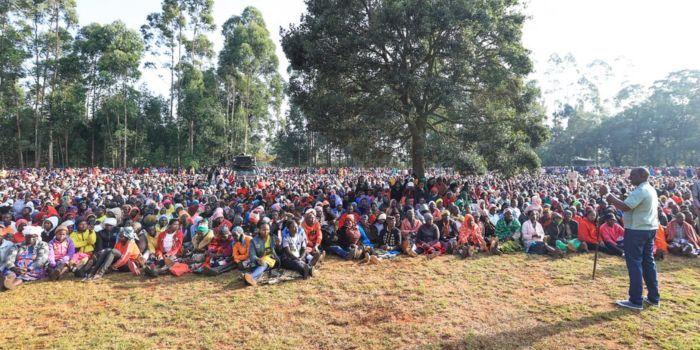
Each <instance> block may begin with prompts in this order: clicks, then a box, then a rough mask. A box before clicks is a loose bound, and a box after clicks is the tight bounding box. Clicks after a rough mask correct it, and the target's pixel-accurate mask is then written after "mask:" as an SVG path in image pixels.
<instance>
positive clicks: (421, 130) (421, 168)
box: [410, 118, 426, 179]
mask: <svg viewBox="0 0 700 350" xmlns="http://www.w3.org/2000/svg"><path fill="white" fill-rule="evenodd" d="M425 123H426V121H425V120H423V119H421V118H418V120H416V124H415V126H414V127H412V128H410V131H411V161H412V165H413V172H414V173H415V174H416V176H417V177H418V178H419V179H420V178H423V177H425V132H426V124H425Z"/></svg>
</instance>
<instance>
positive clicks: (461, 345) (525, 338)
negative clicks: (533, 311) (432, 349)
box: [431, 309, 635, 349]
mask: <svg viewBox="0 0 700 350" xmlns="http://www.w3.org/2000/svg"><path fill="white" fill-rule="evenodd" d="M630 313H635V311H629V310H622V309H616V310H612V311H606V312H599V313H595V314H593V315H590V316H586V317H582V318H579V319H576V320H570V321H559V322H556V323H546V324H542V325H538V326H535V327H530V328H518V329H514V330H509V331H504V332H499V333H494V334H480V335H474V334H470V335H467V336H466V338H465V339H461V340H456V341H452V342H446V343H440V344H435V345H437V347H439V348H440V349H515V348H518V349H520V348H529V347H532V346H533V345H534V344H535V343H536V342H537V341H539V340H540V339H542V338H547V337H552V336H556V335H557V334H559V333H562V332H567V331H572V330H577V329H582V328H586V327H589V326H592V325H597V324H600V323H605V322H608V321H611V320H613V319H616V318H618V317H621V316H624V315H628V314H630ZM431 346H432V345H431Z"/></svg>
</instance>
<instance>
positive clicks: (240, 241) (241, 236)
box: [233, 226, 253, 269]
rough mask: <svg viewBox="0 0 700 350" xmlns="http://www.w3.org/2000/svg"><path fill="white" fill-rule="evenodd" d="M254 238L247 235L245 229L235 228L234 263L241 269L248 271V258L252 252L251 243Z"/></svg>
mask: <svg viewBox="0 0 700 350" xmlns="http://www.w3.org/2000/svg"><path fill="white" fill-rule="evenodd" d="M252 240H253V237H251V236H249V235H246V234H245V233H244V232H243V228H242V227H240V226H236V227H234V228H233V263H234V264H236V265H237V266H238V268H239V269H247V268H248V267H250V266H249V261H248V256H249V253H248V252H249V251H250V242H251V241H252Z"/></svg>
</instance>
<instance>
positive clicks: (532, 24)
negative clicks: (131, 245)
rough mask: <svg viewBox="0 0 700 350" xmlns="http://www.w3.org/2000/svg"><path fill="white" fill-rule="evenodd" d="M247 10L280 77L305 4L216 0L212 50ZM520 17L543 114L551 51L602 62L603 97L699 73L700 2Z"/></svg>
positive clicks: (128, 1) (149, 80) (127, 16)
mask: <svg viewBox="0 0 700 350" xmlns="http://www.w3.org/2000/svg"><path fill="white" fill-rule="evenodd" d="M246 6H255V7H257V8H258V9H259V10H260V11H261V12H262V14H263V17H264V19H265V22H266V24H267V27H268V30H269V31H270V34H271V36H272V39H273V40H274V41H275V43H276V45H277V55H278V57H279V58H280V72H281V73H282V75H283V76H284V77H286V76H287V75H286V68H287V65H288V62H287V60H286V58H285V57H284V53H283V52H282V49H281V47H280V36H279V30H280V27H284V28H288V27H289V25H290V24H292V23H298V22H299V19H300V16H301V14H302V13H303V12H304V10H305V5H304V1H303V0H216V2H215V8H214V19H215V22H216V25H217V30H215V31H214V32H212V33H210V38H211V40H212V41H213V42H214V49H215V50H216V52H218V51H219V50H220V49H221V47H222V45H223V37H222V36H221V33H220V29H221V26H222V25H223V23H224V22H225V21H226V20H227V19H228V18H229V17H231V16H233V15H238V14H240V13H241V12H242V11H243V9H244V8H245V7H246ZM77 7H78V16H79V20H80V24H81V25H87V24H90V23H93V22H97V23H110V22H112V21H115V20H121V21H122V22H124V23H126V25H127V26H129V27H131V28H133V29H136V30H138V29H139V28H140V27H141V25H142V24H144V23H145V20H146V15H147V14H149V13H151V12H157V11H158V10H159V9H160V0H77ZM525 13H526V14H527V15H528V20H527V21H526V23H525V26H524V28H523V44H524V45H525V47H526V48H527V49H529V50H530V51H531V58H532V59H533V62H534V72H533V74H532V76H531V78H532V79H535V80H537V81H540V82H542V84H543V85H545V86H547V88H545V89H543V90H544V91H543V94H544V96H543V98H544V99H545V102H546V105H547V106H548V109H549V110H548V112H551V109H552V108H553V106H554V105H555V100H557V99H562V98H563V97H561V96H562V94H559V93H557V91H556V90H557V89H559V90H561V89H566V88H568V87H567V86H568V85H570V84H568V85H567V84H560V80H561V79H553V78H552V77H551V75H548V74H547V71H548V70H550V65H549V64H548V60H549V57H550V56H551V55H552V54H558V55H560V56H565V55H567V54H569V53H570V54H572V55H573V56H574V57H575V58H576V61H577V62H578V63H579V64H580V65H581V66H582V67H584V68H585V66H586V65H587V64H588V63H590V62H593V61H594V60H604V61H606V62H609V63H610V64H611V66H612V68H613V75H614V77H612V78H610V79H603V80H601V82H600V83H601V84H602V85H603V86H602V87H601V93H604V94H607V95H611V94H614V93H615V92H616V91H617V90H619V88H620V87H622V86H624V85H627V84H631V83H639V84H643V85H648V84H651V83H652V82H653V81H655V80H659V79H663V78H664V77H665V76H666V75H667V74H668V73H670V72H673V71H677V70H682V69H700V45H698V41H697V34H698V33H700V21H698V20H697V14H698V13H700V1H696V0H664V1H658V0H527V2H526V8H525ZM550 73H551V72H550ZM574 78H575V77H574ZM569 79H571V78H569ZM141 83H143V84H145V85H146V86H148V87H149V88H150V89H151V90H153V91H155V92H156V93H161V94H163V95H167V91H168V86H169V84H168V81H167V75H165V72H158V71H154V70H147V71H144V74H143V76H142V78H141ZM603 97H604V98H605V97H609V96H603Z"/></svg>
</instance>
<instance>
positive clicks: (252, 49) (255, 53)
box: [218, 7, 283, 153]
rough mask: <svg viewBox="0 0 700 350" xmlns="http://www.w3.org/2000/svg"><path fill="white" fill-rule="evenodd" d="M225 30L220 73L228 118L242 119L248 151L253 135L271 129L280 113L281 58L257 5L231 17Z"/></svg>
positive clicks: (245, 147) (220, 57)
mask: <svg viewBox="0 0 700 350" xmlns="http://www.w3.org/2000/svg"><path fill="white" fill-rule="evenodd" d="M222 33H223V35H224V47H223V49H222V50H221V52H220V53H219V69H218V73H219V76H220V77H221V79H222V80H223V81H224V83H225V86H226V90H227V91H226V95H227V98H226V101H227V102H226V103H227V116H229V117H230V118H227V119H229V120H230V119H233V117H235V116H238V117H239V119H240V120H242V123H240V124H242V127H243V135H242V136H243V148H242V151H243V152H244V153H248V145H249V143H250V142H249V140H250V139H251V134H253V132H255V131H261V130H264V129H271V128H269V127H268V128H265V127H266V126H269V125H267V124H269V121H270V120H271V119H272V117H273V116H275V114H279V110H280V106H281V104H282V92H283V91H282V78H281V77H280V74H279V72H278V71H277V69H278V66H279V60H278V58H277V54H276V53H275V44H274V42H273V41H272V39H271V38H270V33H269V31H268V30H267V27H266V26H265V21H264V20H263V17H262V13H260V11H259V10H258V9H256V8H254V7H246V8H245V10H243V13H242V14H241V15H240V16H232V17H231V18H229V19H228V20H227V21H226V23H224V26H223V29H222Z"/></svg>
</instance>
